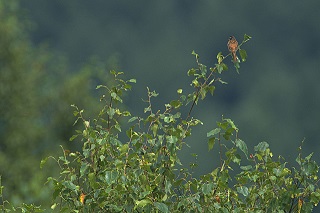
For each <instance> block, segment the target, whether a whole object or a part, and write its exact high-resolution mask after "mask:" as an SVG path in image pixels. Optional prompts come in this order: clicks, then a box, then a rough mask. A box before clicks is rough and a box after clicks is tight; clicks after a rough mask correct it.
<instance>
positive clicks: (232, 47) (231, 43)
mask: <svg viewBox="0 0 320 213" xmlns="http://www.w3.org/2000/svg"><path fill="white" fill-rule="evenodd" d="M227 46H228V49H229V51H230V52H231V54H232V57H233V61H234V62H237V54H236V53H237V50H238V42H237V40H236V38H235V37H234V36H230V37H229V40H228V44H227Z"/></svg>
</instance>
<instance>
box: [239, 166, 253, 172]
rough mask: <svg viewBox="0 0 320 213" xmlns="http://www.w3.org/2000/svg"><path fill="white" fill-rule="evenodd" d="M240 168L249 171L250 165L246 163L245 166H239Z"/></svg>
mask: <svg viewBox="0 0 320 213" xmlns="http://www.w3.org/2000/svg"><path fill="white" fill-rule="evenodd" d="M240 169H242V170H244V171H249V170H250V169H252V166H251V165H247V166H240Z"/></svg>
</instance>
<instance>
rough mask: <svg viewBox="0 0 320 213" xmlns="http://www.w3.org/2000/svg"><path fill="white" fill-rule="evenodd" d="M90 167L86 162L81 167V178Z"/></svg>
mask: <svg viewBox="0 0 320 213" xmlns="http://www.w3.org/2000/svg"><path fill="white" fill-rule="evenodd" d="M88 166H89V165H88V163H86V162H83V163H82V165H81V167H80V177H82V176H83V175H84V173H85V171H86V170H87V168H88Z"/></svg>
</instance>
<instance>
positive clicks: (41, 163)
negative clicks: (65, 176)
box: [0, 157, 48, 194]
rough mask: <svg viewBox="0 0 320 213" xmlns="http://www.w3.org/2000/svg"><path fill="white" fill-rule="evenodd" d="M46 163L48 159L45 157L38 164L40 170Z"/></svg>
mask: <svg viewBox="0 0 320 213" xmlns="http://www.w3.org/2000/svg"><path fill="white" fill-rule="evenodd" d="M47 161H48V157H46V158H44V159H42V160H41V162H40V169H42V168H43V165H44V164H46V162H47ZM0 194H1V193H0Z"/></svg>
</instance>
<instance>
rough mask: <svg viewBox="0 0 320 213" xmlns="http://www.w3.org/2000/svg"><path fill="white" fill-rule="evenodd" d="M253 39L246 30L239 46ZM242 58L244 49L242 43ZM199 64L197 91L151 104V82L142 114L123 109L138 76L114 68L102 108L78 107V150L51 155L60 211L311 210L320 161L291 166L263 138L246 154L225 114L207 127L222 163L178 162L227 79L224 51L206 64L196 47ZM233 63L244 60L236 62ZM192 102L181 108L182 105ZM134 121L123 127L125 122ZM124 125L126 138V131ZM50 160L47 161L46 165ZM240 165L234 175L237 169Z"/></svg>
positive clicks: (194, 72) (299, 160) (55, 206)
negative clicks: (204, 106)
mask: <svg viewBox="0 0 320 213" xmlns="http://www.w3.org/2000/svg"><path fill="white" fill-rule="evenodd" d="M249 39H250V37H249V36H247V35H245V36H244V40H243V41H242V43H241V44H240V45H239V47H240V48H241V46H242V45H243V44H244V43H245V42H247V41H248V40H249ZM239 52H240V56H241V59H242V62H244V61H245V60H246V57H247V54H246V52H245V50H243V49H240V50H239ZM193 55H194V56H195V58H196V64H197V66H196V67H195V68H192V69H190V70H189V71H188V75H189V76H191V77H192V78H193V79H192V82H191V86H192V87H194V89H195V91H194V92H193V93H190V94H184V93H183V90H182V89H178V90H177V93H178V98H177V99H176V100H172V101H170V102H169V103H168V104H165V109H164V110H160V109H154V107H153V105H152V99H153V98H155V97H157V95H158V94H157V93H156V92H155V91H151V90H150V89H149V88H148V94H147V99H146V100H145V102H146V103H147V106H146V108H144V114H145V116H144V117H138V116H132V115H131V113H130V112H128V111H126V110H123V109H122V106H121V104H122V102H123V99H122V97H123V94H124V92H126V91H128V90H130V89H131V83H135V80H134V79H130V80H123V79H122V78H121V76H122V74H123V73H122V72H116V71H112V72H111V74H112V75H113V76H114V82H115V83H116V84H115V85H114V86H112V87H110V86H105V85H100V86H98V87H97V88H99V89H103V90H105V95H103V96H102V97H101V100H100V101H102V102H104V103H105V105H104V107H103V108H102V109H101V111H100V113H99V115H98V116H97V117H96V118H95V119H93V120H89V119H87V118H85V116H84V110H80V109H79V108H78V107H76V106H73V107H74V108H75V111H74V115H75V116H76V117H77V120H76V122H80V121H81V122H82V123H83V127H84V128H83V130H81V131H80V130H79V131H77V134H76V135H75V136H73V137H72V138H71V140H74V139H75V138H77V137H78V138H80V139H81V141H82V143H83V147H82V150H81V152H77V151H76V152H71V151H69V150H65V149H64V148H63V147H62V150H63V155H62V156H60V157H59V158H54V157H51V158H53V159H54V160H55V161H56V162H57V163H58V165H59V167H60V168H61V173H60V177H59V178H58V179H56V178H52V177H50V178H49V179H48V181H50V182H52V183H53V185H54V193H53V199H54V200H55V202H54V204H53V205H52V207H51V208H52V209H59V210H60V212H68V211H70V209H72V210H74V211H75V212H79V211H84V212H99V211H100V212H294V211H295V212H301V211H302V212H311V211H312V209H313V206H314V205H317V203H318V202H319V199H320V191H319V188H318V186H317V182H318V176H317V173H318V165H317V164H316V162H314V161H312V160H311V156H312V155H309V156H307V157H302V155H301V153H300V154H299V156H298V157H297V159H296V162H297V165H298V167H297V168H296V167H288V166H287V164H288V163H287V162H285V161H284V159H283V158H281V157H279V159H278V160H274V159H273V156H272V152H271V150H270V148H269V145H268V143H266V142H261V143H259V144H258V145H257V146H255V147H254V152H253V153H249V151H248V148H247V146H246V144H245V142H244V141H243V140H241V139H240V138H239V137H238V132H239V129H238V128H237V126H236V125H235V124H234V122H233V121H232V120H231V119H227V118H222V120H221V121H218V122H217V127H215V128H213V130H211V131H210V132H208V134H207V136H208V147H209V150H211V149H213V148H214V147H215V146H214V145H215V144H216V143H217V144H218V145H217V146H218V149H219V154H220V166H218V167H217V168H215V169H214V170H213V171H212V172H210V173H208V174H204V175H202V176H201V177H200V178H195V177H193V176H192V174H191V172H189V170H188V168H186V167H185V166H184V165H182V164H181V162H180V160H179V158H178V152H179V150H181V149H182V148H183V146H184V145H187V144H186V143H185V139H186V138H187V137H189V136H190V135H191V133H192V128H193V127H194V126H197V125H199V124H201V121H200V120H199V119H197V118H194V117H192V116H191V113H192V110H193V109H194V106H195V105H196V104H197V103H198V101H200V100H203V99H205V97H206V95H207V94H208V93H210V94H211V95H213V94H214V93H215V84H217V83H222V84H225V82H224V81H223V80H222V79H221V77H220V76H221V74H223V72H224V71H226V70H227V69H228V67H227V65H226V64H225V63H224V60H225V58H226V57H227V56H229V55H230V54H229V55H227V56H223V55H222V53H221V52H220V53H219V54H218V55H217V61H218V62H217V64H216V65H215V66H214V67H212V68H209V69H207V66H205V65H204V64H201V63H200V62H199V55H198V54H196V53H195V52H193ZM234 66H235V68H236V70H237V71H238V69H239V68H240V66H239V62H234ZM188 106H189V108H190V109H189V111H188V113H187V114H186V115H184V114H183V113H182V112H183V108H184V107H188ZM127 122H128V123H129V124H130V126H129V127H128V128H127V130H126V131H124V130H123V129H122V126H124V125H125V124H126V123H127ZM124 132H125V135H126V138H125V137H124ZM46 160H47V159H44V160H43V161H42V164H43V163H45V162H46ZM237 169H240V171H239V172H238V173H237V174H235V175H231V173H232V172H234V170H237Z"/></svg>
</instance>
